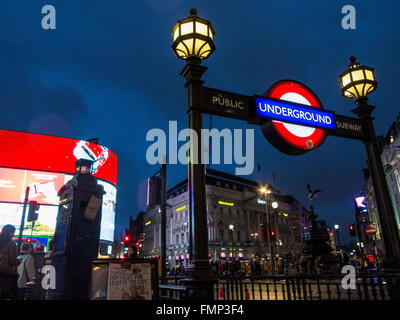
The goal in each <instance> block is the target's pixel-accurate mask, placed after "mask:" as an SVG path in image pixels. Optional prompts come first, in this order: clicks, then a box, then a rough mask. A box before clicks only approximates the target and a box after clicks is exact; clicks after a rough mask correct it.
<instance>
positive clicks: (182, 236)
mask: <svg viewBox="0 0 400 320" xmlns="http://www.w3.org/2000/svg"><path fill="white" fill-rule="evenodd" d="M181 243H185V235H184V234H183V233H182V234H181Z"/></svg>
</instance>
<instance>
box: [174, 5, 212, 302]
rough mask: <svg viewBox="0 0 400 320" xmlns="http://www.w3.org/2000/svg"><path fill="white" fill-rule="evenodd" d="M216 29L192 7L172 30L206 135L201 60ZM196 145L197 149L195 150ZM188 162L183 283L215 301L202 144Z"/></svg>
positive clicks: (192, 121) (198, 129)
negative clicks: (199, 157)
mask: <svg viewBox="0 0 400 320" xmlns="http://www.w3.org/2000/svg"><path fill="white" fill-rule="evenodd" d="M214 35H215V31H214V28H213V26H212V24H211V22H209V21H207V20H204V19H201V18H199V17H198V16H197V10H196V9H191V10H190V12H189V16H188V17H187V18H185V19H182V20H179V21H177V22H176V24H175V26H174V27H173V29H172V45H171V48H172V50H173V52H174V53H175V55H176V56H177V57H178V58H179V59H183V60H185V62H186V64H185V67H184V68H183V70H182V72H181V75H182V76H183V77H184V78H185V79H186V83H185V88H187V91H188V106H187V114H188V128H189V130H191V131H194V132H195V133H196V134H197V136H199V137H201V135H202V128H203V123H202V112H201V111H200V108H199V107H200V103H201V102H200V98H199V97H200V95H201V88H202V84H203V83H204V81H203V80H201V77H202V76H203V74H204V73H205V72H206V70H207V67H205V66H202V65H201V62H202V61H203V60H205V59H208V58H209V57H210V56H211V54H212V53H213V52H214V50H215V44H214ZM195 148H196V149H195ZM189 152H190V157H189V165H188V204H189V208H188V211H189V212H188V214H189V230H190V233H189V256H190V261H189V264H188V265H187V267H186V268H185V272H186V276H187V277H186V278H185V279H183V280H182V283H183V284H184V285H185V286H186V288H187V289H188V291H189V292H191V297H190V298H191V299H194V300H212V299H213V297H214V292H213V287H214V282H215V280H214V272H213V270H212V267H211V265H210V264H209V262H208V230H207V212H206V206H205V203H206V197H205V176H204V171H205V170H204V164H202V163H201V161H199V163H198V161H197V159H194V156H192V155H196V154H197V155H200V154H202V145H201V144H197V143H196V142H195V141H194V139H189Z"/></svg>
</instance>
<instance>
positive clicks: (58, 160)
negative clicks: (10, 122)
mask: <svg viewBox="0 0 400 320" xmlns="http://www.w3.org/2000/svg"><path fill="white" fill-rule="evenodd" d="M0 145H1V148H0V167H9V168H20V169H31V170H41V171H51V172H65V173H74V172H75V161H76V160H78V159H89V160H93V161H94V164H93V175H94V176H95V177H97V178H99V179H103V180H105V181H108V182H111V183H112V184H114V185H116V184H117V161H118V158H117V156H116V154H115V153H114V152H112V151H111V150H109V149H108V148H106V147H103V146H100V145H98V144H95V143H91V142H87V141H83V140H76V139H70V138H61V137H53V136H46V135H41V134H34V133H25V132H19V131H9V130H1V129H0ZM15 174H20V173H18V172H15ZM43 174H44V173H43ZM1 179H3V178H1V173H0V180H1ZM10 179H11V178H10V177H7V179H5V180H7V181H6V182H5V181H3V180H2V181H3V182H2V185H3V188H2V191H1V192H6V191H5V189H7V187H6V186H5V184H7V183H11V184H12V182H10V181H8V180H10ZM29 179H30V180H32V181H33V182H32V183H36V182H35V181H37V180H38V179H39V180H41V182H43V185H40V186H38V188H49V189H50V188H51V186H50V184H51V183H52V182H54V183H57V181H58V180H57V179H56V178H55V179H56V180H53V178H49V181H47V182H44V180H46V179H45V178H44V176H42V177H39V176H38V175H36V176H33V175H31V176H30V177H29ZM59 179H61V178H59ZM11 180H12V179H11ZM17 180H19V179H17ZM46 183H48V184H47V185H46ZM18 187H19V186H16V188H18ZM9 189H13V188H12V187H9ZM35 190H37V189H35ZM8 192H10V193H13V191H12V190H8ZM39 193H40V192H39Z"/></svg>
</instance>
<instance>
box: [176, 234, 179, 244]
mask: <svg viewBox="0 0 400 320" xmlns="http://www.w3.org/2000/svg"><path fill="white" fill-rule="evenodd" d="M176 244H179V234H177V235H176Z"/></svg>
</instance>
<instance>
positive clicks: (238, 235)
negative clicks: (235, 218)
mask: <svg viewBox="0 0 400 320" xmlns="http://www.w3.org/2000/svg"><path fill="white" fill-rule="evenodd" d="M237 241H239V242H240V241H241V240H240V231H238V232H237Z"/></svg>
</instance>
